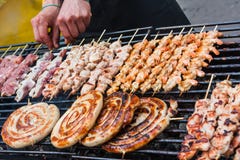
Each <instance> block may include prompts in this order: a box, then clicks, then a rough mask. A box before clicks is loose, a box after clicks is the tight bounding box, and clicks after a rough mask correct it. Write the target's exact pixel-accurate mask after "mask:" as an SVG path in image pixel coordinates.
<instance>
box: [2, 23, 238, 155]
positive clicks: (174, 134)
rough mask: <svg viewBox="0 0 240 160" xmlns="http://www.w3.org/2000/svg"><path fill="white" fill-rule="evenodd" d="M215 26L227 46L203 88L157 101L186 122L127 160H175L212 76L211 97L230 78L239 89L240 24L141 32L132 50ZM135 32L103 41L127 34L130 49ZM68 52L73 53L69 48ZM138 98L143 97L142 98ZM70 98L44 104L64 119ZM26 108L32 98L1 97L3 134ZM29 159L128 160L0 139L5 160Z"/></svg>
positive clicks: (33, 45) (88, 36) (45, 143)
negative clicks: (173, 107) (17, 145)
mask: <svg viewBox="0 0 240 160" xmlns="http://www.w3.org/2000/svg"><path fill="white" fill-rule="evenodd" d="M216 25H217V26H218V27H217V28H218V30H219V31H221V32H223V33H224V36H223V37H222V38H221V39H222V40H223V41H224V44H223V45H222V46H218V49H219V51H220V53H221V54H220V55H219V56H215V55H213V57H214V59H213V61H212V62H211V63H210V65H209V66H208V67H207V68H204V69H203V70H204V71H205V72H206V76H205V77H203V78H197V80H198V81H199V84H198V86H197V87H193V88H191V90H190V91H188V92H186V93H183V94H182V95H181V96H179V91H178V90H177V89H176V88H175V89H174V90H173V91H170V92H168V93H163V91H161V92H159V93H157V94H155V95H154V96H155V97H158V98H161V99H163V100H164V101H166V102H167V103H168V102H169V99H170V98H174V99H176V100H177V101H178V102H179V109H178V110H179V113H178V115H177V116H179V117H182V116H183V117H185V119H184V120H179V121H173V122H171V124H170V126H169V127H168V128H167V129H166V130H165V131H164V132H163V133H162V134H160V135H159V136H158V137H157V138H155V139H154V140H153V141H152V142H150V143H149V144H148V145H146V146H145V147H143V148H141V149H139V150H137V151H135V152H133V153H127V154H126V155H125V156H124V158H125V159H136V158H137V159H161V158H166V157H167V158H168V159H176V155H177V153H178V151H179V150H180V144H181V142H182V140H183V137H184V135H185V134H186V129H184V127H185V126H186V122H187V117H189V116H190V115H191V113H192V112H193V111H194V103H195V101H196V100H197V99H201V98H203V97H204V95H205V92H206V88H207V86H208V82H209V79H210V76H211V74H215V75H216V77H215V78H214V80H213V82H212V85H211V88H210V92H209V94H211V91H212V89H213V88H214V87H215V85H216V83H217V82H219V81H222V80H224V79H225V78H226V77H227V76H228V75H230V80H231V81H232V82H233V85H235V84H238V83H240V62H239V60H240V55H239V53H240V21H232V22H223V23H206V24H194V25H184V26H170V27H161V28H153V27H151V26H150V27H144V28H139V31H138V33H137V34H136V36H135V37H134V39H133V41H132V42H131V44H133V43H136V42H139V41H141V40H142V39H143V37H144V36H145V35H146V34H148V35H147V39H153V38H154V37H155V36H156V34H158V38H161V37H163V36H166V35H168V33H169V32H170V31H171V30H173V34H174V35H177V34H179V32H180V31H181V30H182V28H185V29H184V31H183V34H186V33H187V32H188V31H189V30H190V28H193V32H195V33H196V32H199V31H200V30H201V28H202V27H203V26H205V28H206V29H205V30H204V31H208V30H212V29H214V27H215V26H216ZM135 31H136V29H130V30H122V31H117V32H108V33H105V34H104V35H103V37H102V38H101V40H105V41H106V40H107V39H108V38H109V37H112V38H111V40H110V42H113V41H115V40H117V39H118V37H119V36H120V35H121V34H122V38H121V40H122V42H123V44H127V43H128V42H129V40H130V39H131V37H132V35H133V34H134V32H135ZM100 35H101V33H94V34H92V33H85V34H82V35H81V36H80V37H79V38H78V40H77V41H76V42H75V43H73V44H72V45H76V44H79V43H80V42H81V40H82V39H83V38H85V41H84V43H89V42H91V40H92V39H93V38H95V39H97V38H98V37H99V36H100ZM26 44H28V45H27V47H26V49H25V50H23V48H24V46H25V45H26ZM38 46H39V43H36V42H30V43H22V44H13V45H12V46H11V49H10V50H9V51H8V53H7V54H12V53H14V52H15V51H16V49H17V48H18V47H20V49H19V51H18V52H17V53H16V54H19V53H20V52H23V55H26V54H29V53H31V52H34V50H35V49H36V48H37V47H38ZM9 47H10V45H6V46H0V55H2V54H3V53H4V52H5V50H6V49H7V48H9ZM65 47H67V46H66V45H65V44H64V41H63V39H60V49H62V48H65ZM67 49H70V47H67ZM47 50H48V49H47V47H46V46H42V47H40V48H39V51H38V54H39V55H41V54H43V53H44V52H46V51H47ZM53 52H54V53H57V52H59V49H55V50H53ZM137 94H138V95H139V96H142V95H140V94H139V93H137ZM66 95H67V93H66V94H61V95H60V96H58V97H57V98H55V99H53V100H51V101H49V100H45V102H47V103H54V104H56V105H57V106H59V108H60V111H61V115H62V114H63V112H65V111H66V110H67V108H68V107H69V106H71V103H72V102H73V101H74V100H75V99H76V96H77V95H76V96H72V97H70V98H69V99H66V98H65V97H66ZM144 96H152V92H151V91H148V92H147V93H146V94H145V95H144ZM30 101H31V102H32V103H37V102H39V101H42V98H37V99H30ZM26 104H27V98H25V99H24V100H23V101H21V102H18V103H17V102H15V101H14V97H13V96H11V97H0V130H1V128H2V125H3V123H4V122H5V120H6V118H7V117H8V115H9V114H10V113H11V112H13V111H14V110H15V109H17V108H18V107H20V106H23V105H26ZM15 156H17V158H15ZM26 156H27V157H28V158H29V159H61V157H62V158H63V159H66V158H67V159H98V160H118V159H123V157H122V155H118V154H111V153H107V152H105V151H104V150H102V149H100V147H93V148H87V147H84V146H82V145H79V144H77V145H74V146H73V147H71V148H68V149H61V150H60V149H55V148H54V147H53V146H52V145H51V143H50V141H49V136H48V137H47V138H45V139H44V140H42V141H41V142H39V143H37V144H36V145H33V146H31V147H27V148H24V149H19V150H14V149H11V148H10V147H8V146H7V145H6V144H5V143H4V142H3V141H2V139H1V136H0V158H3V159H12V158H13V157H14V159H24V158H26ZM156 156H157V157H156Z"/></svg>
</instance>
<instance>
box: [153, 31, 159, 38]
mask: <svg viewBox="0 0 240 160" xmlns="http://www.w3.org/2000/svg"><path fill="white" fill-rule="evenodd" d="M158 35H159V31H158V32H157V34H156V35H155V37H154V39H153V40H156V39H157V37H158Z"/></svg>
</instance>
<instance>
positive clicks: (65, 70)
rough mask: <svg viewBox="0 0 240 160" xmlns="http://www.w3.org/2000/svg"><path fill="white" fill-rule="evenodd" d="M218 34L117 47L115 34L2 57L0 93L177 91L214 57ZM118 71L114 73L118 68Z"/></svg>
mask: <svg viewBox="0 0 240 160" xmlns="http://www.w3.org/2000/svg"><path fill="white" fill-rule="evenodd" d="M221 35H222V34H221V33H220V32H218V31H216V30H214V31H209V32H203V31H201V32H200V33H196V34H193V33H191V30H190V31H189V33H188V34H186V35H182V32H181V33H180V34H179V35H176V36H174V35H173V34H172V33H170V34H169V35H168V36H165V37H163V38H161V39H157V36H156V37H155V38H154V39H153V40H150V41H148V40H146V37H145V38H144V39H143V41H141V42H139V43H136V44H134V45H133V46H131V45H130V43H129V44H127V45H123V46H122V45H121V41H120V38H121V37H120V38H119V39H118V40H117V41H115V42H113V43H109V42H104V41H103V42H100V43H98V42H92V43H89V44H84V45H79V46H75V47H73V48H72V49H71V51H69V52H67V51H66V50H65V49H63V50H62V51H61V52H60V53H59V54H58V55H57V56H55V57H54V55H53V53H51V52H47V53H45V54H44V55H43V56H42V57H41V58H39V56H37V55H36V54H29V55H27V56H26V57H25V58H23V57H22V56H21V55H18V56H16V55H8V56H6V57H4V58H3V59H2V61H1V62H0V86H1V87H0V93H1V96H13V95H15V94H16V97H15V100H16V101H18V102H19V101H21V100H22V99H23V98H24V97H26V96H27V95H28V96H30V97H32V98H37V97H40V96H41V95H43V97H44V98H50V99H52V98H54V97H57V95H59V94H60V93H61V92H69V96H71V95H74V94H78V93H80V95H81V94H84V93H87V92H88V91H90V90H98V91H100V92H101V93H103V94H104V93H105V91H106V90H107V88H109V86H110V88H109V89H108V91H107V94H108V95H110V94H111V93H113V92H116V91H118V90H119V89H121V90H123V91H124V92H126V91H129V92H136V91H138V90H140V91H141V93H142V94H144V93H145V92H146V91H148V90H151V89H152V90H153V91H154V93H156V92H159V91H160V90H161V89H163V90H164V91H165V92H168V91H171V90H172V89H173V88H174V87H175V86H176V85H178V89H179V90H180V92H181V93H182V92H186V91H188V90H189V89H190V88H191V86H196V85H197V84H198V82H197V80H196V78H197V77H203V76H204V75H205V73H204V72H203V71H202V68H203V67H207V66H208V63H207V62H210V61H211V60H212V59H213V57H212V55H211V54H210V52H211V51H212V52H214V53H215V54H216V55H219V52H218V51H217V49H216V48H215V47H214V46H213V45H214V44H218V45H221V44H222V43H223V42H222V41H221V40H219V39H218V37H219V36H221ZM119 71H120V72H119Z"/></svg>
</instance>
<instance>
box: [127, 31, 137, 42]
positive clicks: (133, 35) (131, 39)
mask: <svg viewBox="0 0 240 160" xmlns="http://www.w3.org/2000/svg"><path fill="white" fill-rule="evenodd" d="M138 31H139V28H137V29H136V31H135V32H134V34H133V36H132V37H131V39H130V40H129V42H128V45H130V44H131V43H132V40H133V38H134V37H135V36H136V34H137V32H138Z"/></svg>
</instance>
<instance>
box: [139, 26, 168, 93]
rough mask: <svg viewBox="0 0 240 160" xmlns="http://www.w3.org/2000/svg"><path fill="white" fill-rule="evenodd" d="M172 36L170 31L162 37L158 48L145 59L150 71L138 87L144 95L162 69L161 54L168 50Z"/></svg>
mask: <svg viewBox="0 0 240 160" xmlns="http://www.w3.org/2000/svg"><path fill="white" fill-rule="evenodd" d="M172 37H173V35H172V31H171V32H170V33H169V34H168V36H165V37H163V38H162V39H161V40H160V42H159V44H158V46H157V47H156V48H155V49H154V51H153V54H152V55H151V56H150V57H149V58H148V59H147V65H148V66H150V67H151V68H152V69H151V70H152V71H151V74H150V75H149V77H148V78H147V79H146V80H145V81H144V82H143V83H142V84H141V85H140V90H141V92H142V94H144V93H145V92H146V91H147V90H148V89H150V88H151V86H152V84H153V83H154V82H155V76H156V75H158V74H159V73H160V71H161V69H162V64H159V63H160V60H161V57H162V54H163V53H165V52H166V51H167V50H168V49H169V48H168V45H169V43H170V42H171V39H172Z"/></svg>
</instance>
